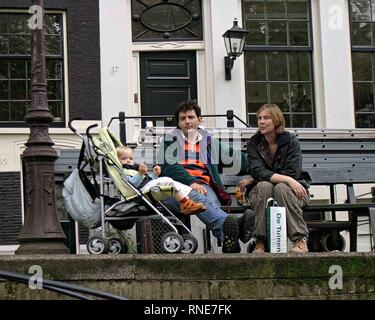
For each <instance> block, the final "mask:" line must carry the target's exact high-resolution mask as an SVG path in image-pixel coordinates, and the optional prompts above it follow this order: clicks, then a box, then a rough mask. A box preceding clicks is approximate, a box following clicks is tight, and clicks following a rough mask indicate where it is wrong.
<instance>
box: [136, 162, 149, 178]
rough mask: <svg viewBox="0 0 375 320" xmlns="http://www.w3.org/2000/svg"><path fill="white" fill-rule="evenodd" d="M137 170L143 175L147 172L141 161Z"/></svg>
mask: <svg viewBox="0 0 375 320" xmlns="http://www.w3.org/2000/svg"><path fill="white" fill-rule="evenodd" d="M138 171H139V173H140V174H141V175H143V176H144V175H145V174H146V173H147V166H146V165H145V164H144V163H141V164H140V165H139V169H138Z"/></svg>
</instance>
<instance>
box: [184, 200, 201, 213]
mask: <svg viewBox="0 0 375 320" xmlns="http://www.w3.org/2000/svg"><path fill="white" fill-rule="evenodd" d="M205 210H207V208H206V207H205V206H204V204H203V203H200V202H195V201H193V200H191V199H188V200H186V201H185V202H183V203H182V202H180V211H181V213H182V214H184V215H191V214H197V213H201V212H203V211H205Z"/></svg>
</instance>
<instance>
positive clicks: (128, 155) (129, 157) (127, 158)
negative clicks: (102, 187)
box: [119, 150, 134, 165]
mask: <svg viewBox="0 0 375 320" xmlns="http://www.w3.org/2000/svg"><path fill="white" fill-rule="evenodd" d="M119 159H120V162H121V164H130V165H134V159H133V152H131V151H130V150H126V151H124V152H122V153H121V154H120V156H119Z"/></svg>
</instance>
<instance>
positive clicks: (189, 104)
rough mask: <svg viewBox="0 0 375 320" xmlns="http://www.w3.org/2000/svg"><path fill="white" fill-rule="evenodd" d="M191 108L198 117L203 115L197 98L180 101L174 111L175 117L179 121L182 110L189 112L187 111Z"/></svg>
mask: <svg viewBox="0 0 375 320" xmlns="http://www.w3.org/2000/svg"><path fill="white" fill-rule="evenodd" d="M190 110H194V111H195V114H196V115H197V117H200V116H201V108H200V106H199V105H198V102H197V100H196V99H194V100H186V101H182V102H180V103H179V104H178V105H177V106H176V109H175V111H174V118H175V119H176V121H177V123H178V120H179V115H180V112H187V111H190Z"/></svg>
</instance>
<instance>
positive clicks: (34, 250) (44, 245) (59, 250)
mask: <svg viewBox="0 0 375 320" xmlns="http://www.w3.org/2000/svg"><path fill="white" fill-rule="evenodd" d="M67 253H69V250H68V249H67V247H66V246H65V245H64V244H63V243H61V242H52V241H51V242H45V241H42V240H40V241H38V242H30V243H27V242H24V243H22V244H21V245H20V246H19V248H18V249H17V250H16V252H15V254H67Z"/></svg>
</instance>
